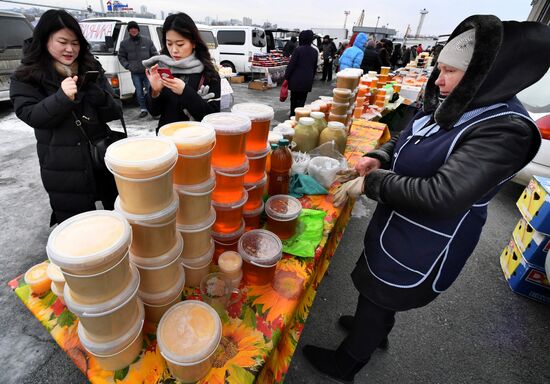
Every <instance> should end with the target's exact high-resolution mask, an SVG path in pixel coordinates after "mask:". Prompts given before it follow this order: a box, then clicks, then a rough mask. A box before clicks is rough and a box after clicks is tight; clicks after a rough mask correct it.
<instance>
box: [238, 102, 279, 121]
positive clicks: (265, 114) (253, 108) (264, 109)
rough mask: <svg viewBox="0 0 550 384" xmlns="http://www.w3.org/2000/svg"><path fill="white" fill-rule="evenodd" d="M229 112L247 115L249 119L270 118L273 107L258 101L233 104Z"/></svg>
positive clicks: (263, 119)
mask: <svg viewBox="0 0 550 384" xmlns="http://www.w3.org/2000/svg"><path fill="white" fill-rule="evenodd" d="M231 112H235V113H242V114H243V115H246V116H248V118H249V119H250V120H251V121H266V120H272V119H273V116H275V112H274V111H273V108H271V107H270V106H269V105H265V104H258V103H241V104H235V105H234V106H233V108H231Z"/></svg>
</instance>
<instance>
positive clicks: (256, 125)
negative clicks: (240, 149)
mask: <svg viewBox="0 0 550 384" xmlns="http://www.w3.org/2000/svg"><path fill="white" fill-rule="evenodd" d="M231 112H234V113H241V114H243V115H246V116H248V118H249V119H250V121H251V122H252V127H251V129H250V132H248V135H247V136H246V146H245V148H246V151H247V152H255V151H256V152H257V151H261V150H262V149H264V148H265V147H266V143H267V135H268V134H269V128H270V126H271V120H273V116H274V115H275V112H274V111H273V108H271V107H270V106H268V105H265V104H258V103H241V104H235V105H234V106H233V108H231Z"/></svg>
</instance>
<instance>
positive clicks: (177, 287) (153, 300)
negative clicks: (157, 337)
mask: <svg viewBox="0 0 550 384" xmlns="http://www.w3.org/2000/svg"><path fill="white" fill-rule="evenodd" d="M178 270H179V272H178V281H177V282H176V283H175V284H174V285H172V286H171V287H170V288H168V289H166V290H165V291H163V292H158V293H148V292H143V291H138V295H139V297H140V298H141V300H142V301H143V306H144V308H145V319H146V320H147V321H149V322H151V323H158V322H159V321H160V319H161V318H162V316H163V315H164V313H166V311H168V310H169V309H170V308H172V307H173V306H174V305H176V304H177V303H179V302H180V301H181V298H182V293H183V288H184V286H185V281H186V278H185V271H184V267H183V265H181V264H178Z"/></svg>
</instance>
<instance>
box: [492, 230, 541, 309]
mask: <svg viewBox="0 0 550 384" xmlns="http://www.w3.org/2000/svg"><path fill="white" fill-rule="evenodd" d="M500 267H501V268H502V272H504V277H505V278H506V281H507V282H508V285H509V286H510V288H511V289H512V291H514V292H515V293H517V294H520V295H523V296H526V297H529V298H530V299H533V300H536V301H539V302H541V303H544V304H550V283H549V282H548V278H547V277H546V273H545V271H544V269H542V268H539V267H537V266H534V265H533V264H530V263H528V262H527V261H526V260H525V259H524V258H523V256H522V254H521V252H520V251H519V249H518V248H517V246H516V244H515V243H514V239H512V240H511V241H510V243H509V244H508V246H507V247H506V248H504V251H503V252H502V254H501V255H500Z"/></svg>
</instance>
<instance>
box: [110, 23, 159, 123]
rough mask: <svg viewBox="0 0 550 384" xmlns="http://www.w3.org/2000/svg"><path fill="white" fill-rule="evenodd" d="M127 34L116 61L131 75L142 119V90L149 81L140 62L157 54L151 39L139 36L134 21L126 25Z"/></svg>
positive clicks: (143, 100)
mask: <svg viewBox="0 0 550 384" xmlns="http://www.w3.org/2000/svg"><path fill="white" fill-rule="evenodd" d="M128 34H129V35H130V36H128V38H126V39H124V40H123V41H122V43H120V49H119V50H118V61H120V64H122V66H123V67H124V68H126V69H127V70H129V71H130V73H131V74H132V83H134V87H135V88H136V97H137V100H138V103H139V107H140V109H141V111H140V113H139V117H140V118H142V117H145V116H147V107H146V105H145V93H144V90H147V89H148V88H149V80H147V76H145V67H144V66H143V64H142V61H143V60H147V59H148V58H150V57H152V56H155V55H158V52H157V49H156V48H155V45H154V44H153V42H152V41H151V39H149V38H148V37H146V36H141V34H140V33H139V25H138V23H136V22H135V21H130V22H129V23H128Z"/></svg>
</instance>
